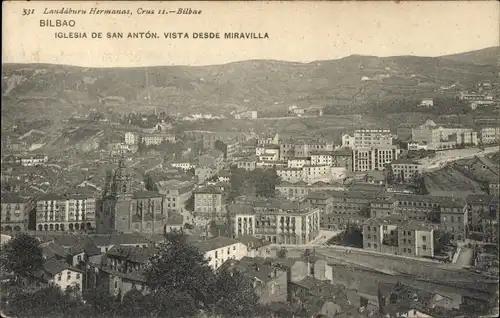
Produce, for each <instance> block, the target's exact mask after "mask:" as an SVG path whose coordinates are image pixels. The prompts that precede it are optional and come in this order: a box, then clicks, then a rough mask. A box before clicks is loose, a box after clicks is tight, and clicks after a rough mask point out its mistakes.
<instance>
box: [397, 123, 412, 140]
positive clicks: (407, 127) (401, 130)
mask: <svg viewBox="0 0 500 318" xmlns="http://www.w3.org/2000/svg"><path fill="white" fill-rule="evenodd" d="M412 127H413V125H412V124H410V123H402V124H399V126H398V128H397V132H396V134H397V136H398V140H401V141H406V140H411V129H412Z"/></svg>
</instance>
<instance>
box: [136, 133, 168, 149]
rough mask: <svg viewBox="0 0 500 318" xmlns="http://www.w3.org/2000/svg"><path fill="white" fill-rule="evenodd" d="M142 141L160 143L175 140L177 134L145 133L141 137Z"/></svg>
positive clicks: (147, 144)
mask: <svg viewBox="0 0 500 318" xmlns="http://www.w3.org/2000/svg"><path fill="white" fill-rule="evenodd" d="M140 138H141V141H142V142H143V143H144V144H145V145H146V146H150V145H159V144H161V143H163V142H175V136H174V135H172V134H168V133H151V134H144V135H142V136H141V137H140Z"/></svg>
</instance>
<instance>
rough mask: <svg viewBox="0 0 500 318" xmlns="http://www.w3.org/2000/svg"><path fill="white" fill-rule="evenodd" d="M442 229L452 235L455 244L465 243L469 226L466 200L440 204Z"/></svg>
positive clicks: (455, 199)
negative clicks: (467, 226)
mask: <svg viewBox="0 0 500 318" xmlns="http://www.w3.org/2000/svg"><path fill="white" fill-rule="evenodd" d="M440 210H441V224H440V229H441V230H442V231H444V232H447V233H449V234H450V235H451V240H452V241H455V242H461V241H465V238H466V237H465V233H466V225H467V220H468V216H467V204H466V202H465V200H462V199H457V198H453V199H450V200H448V201H447V202H442V203H441V204H440Z"/></svg>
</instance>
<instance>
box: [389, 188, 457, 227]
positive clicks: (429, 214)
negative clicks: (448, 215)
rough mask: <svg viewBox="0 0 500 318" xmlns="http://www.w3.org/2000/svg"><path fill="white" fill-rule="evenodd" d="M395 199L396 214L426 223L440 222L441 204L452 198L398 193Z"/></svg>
mask: <svg viewBox="0 0 500 318" xmlns="http://www.w3.org/2000/svg"><path fill="white" fill-rule="evenodd" d="M393 199H394V200H395V204H396V208H395V211H394V214H396V215H401V216H403V217H405V218H407V219H408V220H415V221H422V222H426V223H439V222H440V213H441V212H440V211H441V210H440V207H441V204H443V203H446V202H448V201H449V200H450V198H448V197H438V196H427V195H411V194H410V195H408V194H396V195H394V197H393Z"/></svg>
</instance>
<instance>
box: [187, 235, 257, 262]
mask: <svg viewBox="0 0 500 318" xmlns="http://www.w3.org/2000/svg"><path fill="white" fill-rule="evenodd" d="M193 245H194V246H195V247H196V248H197V249H198V250H199V251H200V252H202V253H204V254H205V258H206V259H207V260H208V264H209V265H210V266H211V267H212V268H213V269H214V270H215V269H217V268H219V267H220V266H221V265H222V264H224V262H226V261H227V260H231V259H232V260H241V259H242V258H243V257H245V256H247V254H248V249H247V246H246V245H244V244H243V243H241V242H238V241H236V240H233V239H230V238H227V237H223V236H219V237H216V238H213V239H209V240H206V241H201V242H197V243H195V244H193Z"/></svg>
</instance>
